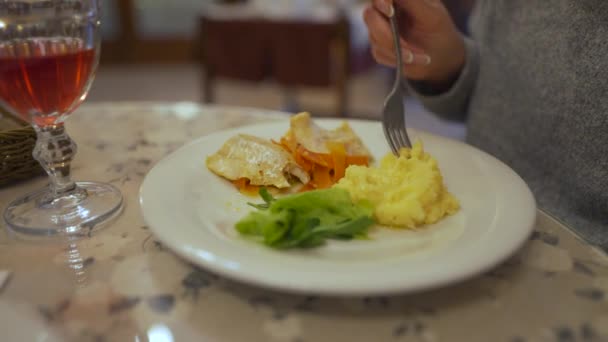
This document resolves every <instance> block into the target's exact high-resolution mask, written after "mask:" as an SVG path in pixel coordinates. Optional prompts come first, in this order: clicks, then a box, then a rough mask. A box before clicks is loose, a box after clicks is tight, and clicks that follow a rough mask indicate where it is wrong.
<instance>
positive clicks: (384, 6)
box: [379, 0, 395, 18]
mask: <svg viewBox="0 0 608 342" xmlns="http://www.w3.org/2000/svg"><path fill="white" fill-rule="evenodd" d="M379 7H380V8H379V10H380V11H382V13H384V14H385V15H387V16H388V17H389V18H390V17H392V16H393V15H395V9H394V8H393V4H392V3H391V2H390V1H389V0H384V1H382V2H380V6H379Z"/></svg>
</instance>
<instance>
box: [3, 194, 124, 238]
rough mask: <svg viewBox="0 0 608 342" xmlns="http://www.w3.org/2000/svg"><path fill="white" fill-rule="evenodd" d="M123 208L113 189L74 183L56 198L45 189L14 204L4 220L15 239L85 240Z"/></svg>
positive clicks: (7, 211) (9, 208)
mask: <svg viewBox="0 0 608 342" xmlns="http://www.w3.org/2000/svg"><path fill="white" fill-rule="evenodd" d="M122 207H123V199H122V195H121V194H120V191H119V190H118V189H117V188H116V187H114V186H113V185H110V184H104V183H93V182H77V183H76V188H75V189H74V190H72V191H70V192H69V193H67V194H65V195H63V196H61V197H59V198H53V197H52V195H51V192H50V189H49V188H48V187H46V188H43V189H41V190H38V191H36V192H33V193H30V194H28V195H25V196H23V197H21V198H19V199H17V200H15V201H13V202H12V203H10V204H9V205H8V207H7V208H6V210H5V211H4V220H5V222H6V223H7V227H8V229H9V231H10V232H12V233H16V234H17V236H18V237H24V238H36V237H47V236H70V237H71V236H79V235H81V236H87V235H90V234H91V233H93V232H94V231H97V230H99V229H100V228H103V227H104V226H105V224H106V223H108V222H110V221H111V220H112V219H113V218H115V217H117V216H118V215H119V214H120V212H121V210H122Z"/></svg>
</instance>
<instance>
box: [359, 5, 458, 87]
mask: <svg viewBox="0 0 608 342" xmlns="http://www.w3.org/2000/svg"><path fill="white" fill-rule="evenodd" d="M393 9H394V10H393ZM393 14H394V15H397V17H398V22H399V32H400V36H401V50H402V59H403V60H402V61H401V63H403V67H404V74H405V75H404V76H406V77H407V78H408V79H411V80H416V81H424V82H426V83H428V84H429V85H431V86H433V87H436V88H439V89H441V88H448V87H449V86H450V85H451V84H452V83H453V81H454V80H455V79H456V77H457V76H458V74H459V73H460V71H461V70H462V68H463V66H464V62H465V46H464V40H463V38H462V36H461V35H460V33H459V32H458V30H457V29H456V27H455V26H454V23H453V22H452V19H451V18H450V15H449V13H448V11H447V9H446V8H445V7H444V6H443V4H442V3H441V1H440V0H373V4H372V5H370V6H369V7H368V8H366V10H365V12H364V19H365V23H366V25H367V27H368V30H369V38H370V42H371V46H372V53H373V55H374V58H375V59H376V61H377V62H378V63H380V64H383V65H386V66H391V67H394V66H395V65H396V63H397V60H396V56H395V48H394V45H393V39H392V33H391V28H390V24H389V21H388V18H389V16H391V15H393Z"/></svg>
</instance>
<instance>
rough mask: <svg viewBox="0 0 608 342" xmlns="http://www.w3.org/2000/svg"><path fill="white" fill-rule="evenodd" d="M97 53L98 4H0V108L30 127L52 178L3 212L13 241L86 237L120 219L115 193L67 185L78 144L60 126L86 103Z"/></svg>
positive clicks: (85, 0)
mask: <svg viewBox="0 0 608 342" xmlns="http://www.w3.org/2000/svg"><path fill="white" fill-rule="evenodd" d="M99 46H100V3H99V0H0V105H3V106H5V107H7V109H8V110H9V111H10V112H11V113H13V114H14V115H16V116H18V117H20V118H21V119H23V120H25V121H27V122H29V123H30V124H31V125H32V126H33V127H34V129H35V131H36V133H37V140H36V145H35V148H34V152H33V156H34V158H35V159H36V160H37V161H38V162H39V163H40V165H41V166H42V167H43V168H44V170H45V171H46V172H47V174H48V176H49V184H48V186H47V187H45V188H43V189H41V190H38V191H35V192H33V193H30V194H27V195H25V196H23V197H21V198H18V199H16V200H15V201H13V202H12V203H10V204H9V205H8V207H7V208H6V210H5V211H4V220H5V221H6V224H7V227H8V228H9V231H12V232H14V233H17V235H18V236H22V237H34V236H50V235H54V236H57V235H60V236H78V235H82V234H90V233H91V232H92V231H93V230H96V229H98V228H100V227H102V226H104V225H103V224H104V223H107V222H108V221H109V220H110V219H112V218H114V217H116V216H117V215H118V214H119V213H120V211H121V208H122V205H123V199H122V195H121V193H120V191H119V190H118V189H116V188H115V187H114V186H112V185H110V184H103V183H95V182H74V181H72V179H71V177H70V164H71V162H72V159H73V158H74V155H75V153H76V144H75V143H74V141H73V140H72V139H71V138H70V137H69V136H68V134H67V132H66V130H65V126H64V122H65V120H66V119H67V117H68V116H69V115H70V114H71V113H72V112H73V111H74V110H75V109H76V108H77V107H78V105H79V104H80V103H82V101H84V99H85V97H86V95H87V92H88V90H89V88H90V86H91V82H92V81H93V78H94V75H95V71H96V69H97V64H98V60H99Z"/></svg>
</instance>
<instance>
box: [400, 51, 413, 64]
mask: <svg viewBox="0 0 608 342" xmlns="http://www.w3.org/2000/svg"><path fill="white" fill-rule="evenodd" d="M401 55H402V56H401V59H402V60H403V63H405V64H412V63H413V62H414V54H413V53H412V52H411V51H410V50H407V49H404V50H403V51H401Z"/></svg>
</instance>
